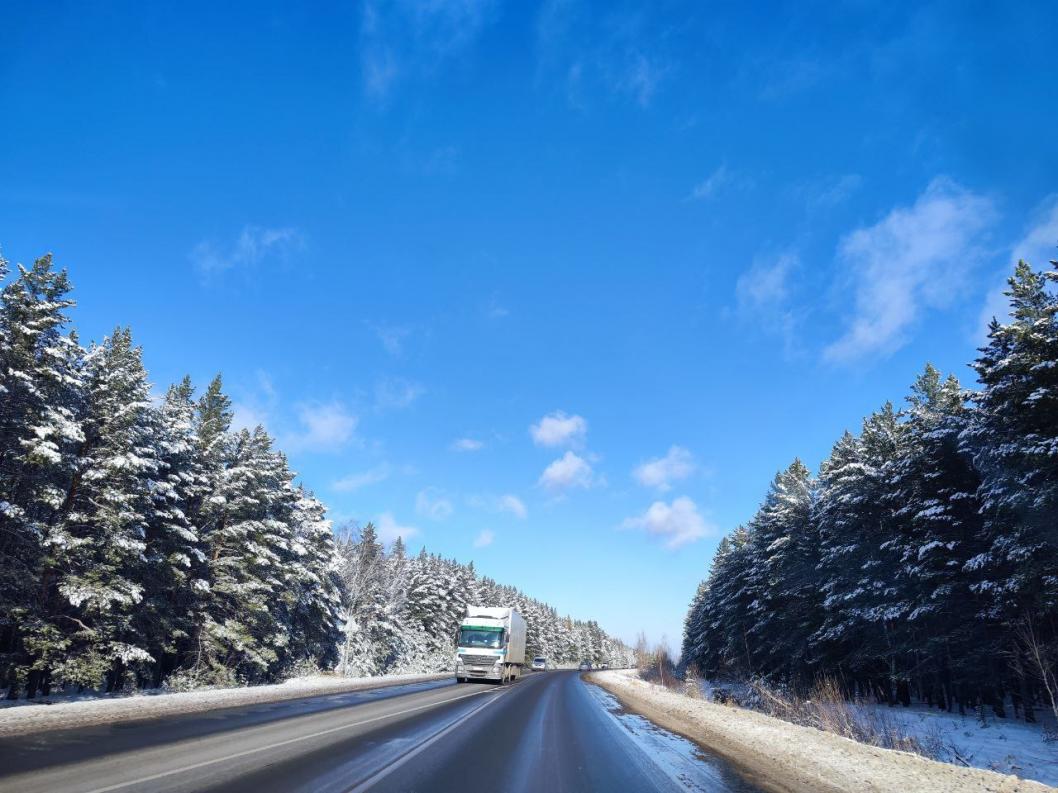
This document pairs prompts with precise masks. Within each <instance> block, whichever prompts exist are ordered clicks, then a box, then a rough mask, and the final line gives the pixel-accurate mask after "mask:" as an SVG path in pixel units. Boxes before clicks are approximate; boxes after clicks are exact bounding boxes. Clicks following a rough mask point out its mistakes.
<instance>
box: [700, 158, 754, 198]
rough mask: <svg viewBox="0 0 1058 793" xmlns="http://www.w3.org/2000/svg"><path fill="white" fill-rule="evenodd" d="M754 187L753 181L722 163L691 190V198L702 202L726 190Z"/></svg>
mask: <svg viewBox="0 0 1058 793" xmlns="http://www.w3.org/2000/svg"><path fill="white" fill-rule="evenodd" d="M752 186H753V180H752V179H750V178H749V177H746V176H742V175H740V174H737V173H735V172H734V171H732V170H730V169H729V168H728V167H727V165H726V163H721V164H720V165H719V166H717V168H716V170H714V171H713V172H712V173H711V174H709V176H707V177H706V178H705V179H703V180H702V181H700V182H699V183H698V184H696V185H695V186H694V189H693V190H691V198H693V199H695V200H698V201H702V200H706V199H709V198H714V197H715V196H716V194H717V193H719V192H720V191H721V190H724V189H725V188H730V189H733V190H748V189H749V188H751V187H752Z"/></svg>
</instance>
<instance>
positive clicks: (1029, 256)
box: [980, 195, 1058, 334]
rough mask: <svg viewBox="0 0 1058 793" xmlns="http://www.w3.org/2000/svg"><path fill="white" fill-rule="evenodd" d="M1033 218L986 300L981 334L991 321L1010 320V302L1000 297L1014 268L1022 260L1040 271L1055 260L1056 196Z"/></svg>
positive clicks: (1057, 241)
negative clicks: (994, 319)
mask: <svg viewBox="0 0 1058 793" xmlns="http://www.w3.org/2000/svg"><path fill="white" fill-rule="evenodd" d="M1035 214H1036V217H1035V220H1034V222H1033V224H1032V225H1031V226H1030V227H1029V228H1028V229H1027V230H1026V232H1025V234H1024V235H1023V236H1022V237H1021V239H1019V240H1018V241H1017V242H1015V243H1014V245H1013V247H1012V248H1011V251H1010V259H1009V262H1007V263H1005V266H1004V267H1003V270H1002V272H1001V274H1000V276H999V277H998V278H997V281H998V282H999V283H998V284H997V285H996V287H995V288H993V289H992V291H990V292H989V293H988V297H987V298H986V299H985V305H984V307H983V308H982V309H981V318H980V328H981V332H982V334H984V333H986V332H987V330H988V324H989V323H990V322H991V321H992V317H995V318H996V319H998V320H999V321H1000V322H1003V321H1005V320H1007V319H1008V318H1009V317H1010V299H1009V298H1008V297H1007V296H1006V295H1005V294H1003V293H1004V292H1005V291H1006V290H1007V278H1009V277H1010V275H1011V273H1012V272H1013V271H1014V267H1013V265H1014V264H1015V263H1016V262H1017V261H1018V260H1021V259H1023V260H1025V261H1027V262H1028V263H1029V264H1031V265H1032V266H1033V267H1035V268H1036V269H1037V270H1039V269H1042V268H1043V267H1044V266H1045V265H1046V263H1047V262H1049V261H1050V260H1051V259H1055V258H1058V195H1054V196H1050V197H1049V198H1048V199H1047V200H1046V201H1044V202H1043V204H1042V205H1041V206H1040V208H1039V209H1038V210H1037V212H1036V213H1035Z"/></svg>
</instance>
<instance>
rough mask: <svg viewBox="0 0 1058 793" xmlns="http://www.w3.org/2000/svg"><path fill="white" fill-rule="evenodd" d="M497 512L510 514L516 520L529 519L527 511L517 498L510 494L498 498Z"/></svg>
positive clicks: (523, 503)
mask: <svg viewBox="0 0 1058 793" xmlns="http://www.w3.org/2000/svg"><path fill="white" fill-rule="evenodd" d="M499 510H500V512H510V513H511V514H512V515H514V516H515V517H516V518H521V519H522V520H525V519H526V518H527V517H529V510H528V509H527V508H526V506H525V502H523V501H522V500H521V499H520V498H518V496H516V495H513V494H511V493H505V494H503V495H502V496H500V499H499Z"/></svg>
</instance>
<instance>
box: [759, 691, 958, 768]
mask: <svg viewBox="0 0 1058 793" xmlns="http://www.w3.org/2000/svg"><path fill="white" fill-rule="evenodd" d="M752 690H753V693H754V694H755V695H756V699H757V702H756V703H755V705H756V707H755V709H756V710H760V711H762V712H764V713H766V714H768V715H769V716H774V717H776V718H779V719H782V720H783V721H788V722H791V723H793V724H800V725H802V726H805V727H815V728H816V729H817V730H822V731H824V732H832V733H834V734H836V735H841V736H844V737H846V738H851V739H852V740H854V741H859V742H860V743H865V744H869V745H870V746H879V747H882V748H883V749H897V750H899V751H903V752H911V753H913V754H917V755H921V756H922V757H928V758H930V759H931V760H936V759H940V758H941V757H942V756H943V755H944V754H945V753H946V751H945V750H946V748H947V747H946V746H945V744H944V740H943V738H942V737H941V735H940V733H939V732H938V733H935V734H929V735H926V736H921V735H920V736H911V735H907V734H906V733H905V732H904V731H903V729H902V727H901V726H900V724H899V723H898V722H897V721H896V720H895V719H893V718H891V717H890V716H889V715H888V714H886V712H885V711H884V710H882V709H879V708H868V707H862V706H861V705H860V704H859V703H856V702H850V701H849V700H848V699H846V698H845V695H844V692H843V691H842V689H841V686H839V685H838V683H837V681H835V680H833V679H832V678H823V679H822V680H820V681H819V682H818V683H816V685H815V686H814V687H813V689H812V691H811V692H810V693H809V695H808V697H807V698H806V699H802V698H800V697H797V696H794V695H792V694H789V693H787V692H784V691H779V690H776V689H773V688H771V687H769V686H767V685H765V684H763V683H760V682H755V683H753V684H752Z"/></svg>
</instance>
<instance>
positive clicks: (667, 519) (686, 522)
mask: <svg viewBox="0 0 1058 793" xmlns="http://www.w3.org/2000/svg"><path fill="white" fill-rule="evenodd" d="M621 526H622V528H625V529H642V530H644V531H646V532H647V533H648V534H652V535H655V536H657V537H661V538H663V539H664V544H665V547H666V548H679V547H680V546H682V545H686V544H687V543H691V542H695V541H697V540H700V539H702V538H703V537H705V536H706V535H708V534H710V533H712V532H713V530H714V528H715V527H714V526H712V525H711V524H709V523H707V522H706V520H705V518H703V517H702V516H701V514H700V513H699V512H698V507H697V506H696V505H695V503H694V502H693V501H691V499H689V498H687V496H680V497H679V498H677V499H674V500H673V502H672V503H671V504H666V503H665V502H664V501H655V502H654V503H653V504H651V505H650V507H649V508H648V509H647V511H646V512H644V513H643V514H642V515H640V516H638V517H635V518H626V519H625V521H624V522H623V523H622V524H621Z"/></svg>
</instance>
